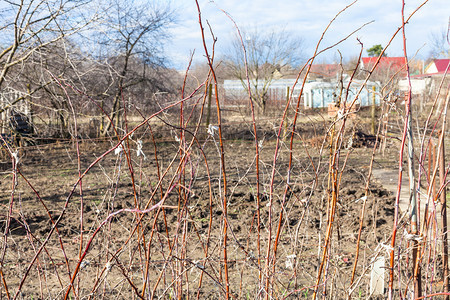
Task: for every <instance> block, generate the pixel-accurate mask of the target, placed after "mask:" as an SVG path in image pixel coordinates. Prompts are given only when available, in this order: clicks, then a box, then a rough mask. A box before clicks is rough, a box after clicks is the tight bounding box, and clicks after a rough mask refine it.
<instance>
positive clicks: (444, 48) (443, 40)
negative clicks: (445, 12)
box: [430, 18, 450, 58]
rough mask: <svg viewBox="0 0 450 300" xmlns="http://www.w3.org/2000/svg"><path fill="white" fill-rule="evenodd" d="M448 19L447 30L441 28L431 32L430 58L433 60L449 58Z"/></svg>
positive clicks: (449, 31) (449, 30)
mask: <svg viewBox="0 0 450 300" xmlns="http://www.w3.org/2000/svg"><path fill="white" fill-rule="evenodd" d="M449 35H450V18H449V21H448V26H447V28H442V29H441V30H438V31H433V32H431V34H430V46H431V53H430V56H431V57H433V58H440V57H442V58H448V57H450V37H449Z"/></svg>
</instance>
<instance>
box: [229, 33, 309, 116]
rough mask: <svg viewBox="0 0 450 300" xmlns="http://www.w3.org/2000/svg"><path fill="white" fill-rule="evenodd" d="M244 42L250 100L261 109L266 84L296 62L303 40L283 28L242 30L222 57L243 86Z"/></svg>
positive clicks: (297, 61) (298, 61)
mask: <svg viewBox="0 0 450 300" xmlns="http://www.w3.org/2000/svg"><path fill="white" fill-rule="evenodd" d="M242 43H243V44H244V47H245V50H246V53H247V62H248V76H249V79H250V87H251V91H252V98H253V101H254V102H255V103H256V104H257V106H258V107H259V108H260V110H261V111H263V112H264V111H265V108H266V103H267V98H268V97H267V96H268V95H267V92H268V90H269V87H270V84H271V83H272V82H273V80H275V79H277V78H282V77H283V76H284V75H285V74H284V70H285V69H286V68H291V67H295V66H297V65H298V64H299V63H300V62H301V59H302V54H303V48H302V46H303V41H302V40H301V39H300V38H297V37H295V36H292V35H291V34H289V33H287V32H285V31H275V30H273V31H269V32H263V33H260V32H258V31H256V30H255V31H251V32H244V34H243V42H241V40H240V39H239V38H237V37H236V38H235V40H234V41H233V43H232V46H231V50H230V54H229V55H228V56H227V57H226V61H227V65H228V68H229V70H230V74H231V76H232V77H234V78H236V79H239V80H240V81H241V82H242V85H243V86H244V88H245V89H246V88H247V78H246V70H245V64H244V51H243V48H242Z"/></svg>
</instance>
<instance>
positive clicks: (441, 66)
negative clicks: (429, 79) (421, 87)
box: [424, 58, 450, 75]
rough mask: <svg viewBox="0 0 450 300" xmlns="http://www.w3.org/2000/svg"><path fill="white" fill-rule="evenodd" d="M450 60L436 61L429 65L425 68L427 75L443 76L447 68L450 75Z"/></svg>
mask: <svg viewBox="0 0 450 300" xmlns="http://www.w3.org/2000/svg"><path fill="white" fill-rule="evenodd" d="M449 65H450V59H449V58H447V59H435V60H433V61H432V62H431V63H429V64H428V66H426V68H425V72H424V73H425V74H429V75H443V74H445V72H446V70H447V68H448V70H447V73H450V67H449Z"/></svg>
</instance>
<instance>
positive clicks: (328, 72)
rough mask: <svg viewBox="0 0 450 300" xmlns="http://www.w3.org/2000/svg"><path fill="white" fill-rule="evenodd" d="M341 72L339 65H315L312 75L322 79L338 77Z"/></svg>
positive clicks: (312, 68) (312, 67)
mask: <svg viewBox="0 0 450 300" xmlns="http://www.w3.org/2000/svg"><path fill="white" fill-rule="evenodd" d="M339 71H340V65H338V64H313V65H312V66H311V70H310V73H312V74H316V75H318V76H322V77H336V74H337V73H338V72H339Z"/></svg>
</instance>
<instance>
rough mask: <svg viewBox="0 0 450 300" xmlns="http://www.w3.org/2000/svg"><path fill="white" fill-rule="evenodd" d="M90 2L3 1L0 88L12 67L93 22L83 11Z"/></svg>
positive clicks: (0, 17) (59, 0) (86, 0)
mask: <svg viewBox="0 0 450 300" xmlns="http://www.w3.org/2000/svg"><path fill="white" fill-rule="evenodd" d="M90 1H91V0H81V1H70V0H63V1H61V0H23V1H4V2H5V4H4V7H3V8H2V10H1V11H0V19H1V20H2V21H1V23H0V35H1V36H2V42H3V47H2V48H1V49H0V50H1V52H0V87H3V85H4V84H5V81H7V80H8V77H7V76H8V73H9V72H10V71H11V70H12V68H13V67H15V66H18V65H20V64H23V63H24V62H26V60H27V59H28V58H29V57H30V56H31V55H32V54H33V53H35V52H36V51H38V50H40V49H42V48H44V47H47V46H49V45H52V44H54V43H55V42H57V41H59V40H61V39H63V38H67V37H68V36H70V35H73V34H75V33H77V32H80V31H81V30H82V29H83V28H85V27H86V26H87V25H88V24H89V23H91V21H92V20H93V18H94V17H95V12H94V13H90V16H87V15H86V14H84V13H85V12H86V10H85V11H83V12H82V10H83V8H84V7H85V6H86V5H87V4H88V3H90Z"/></svg>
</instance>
